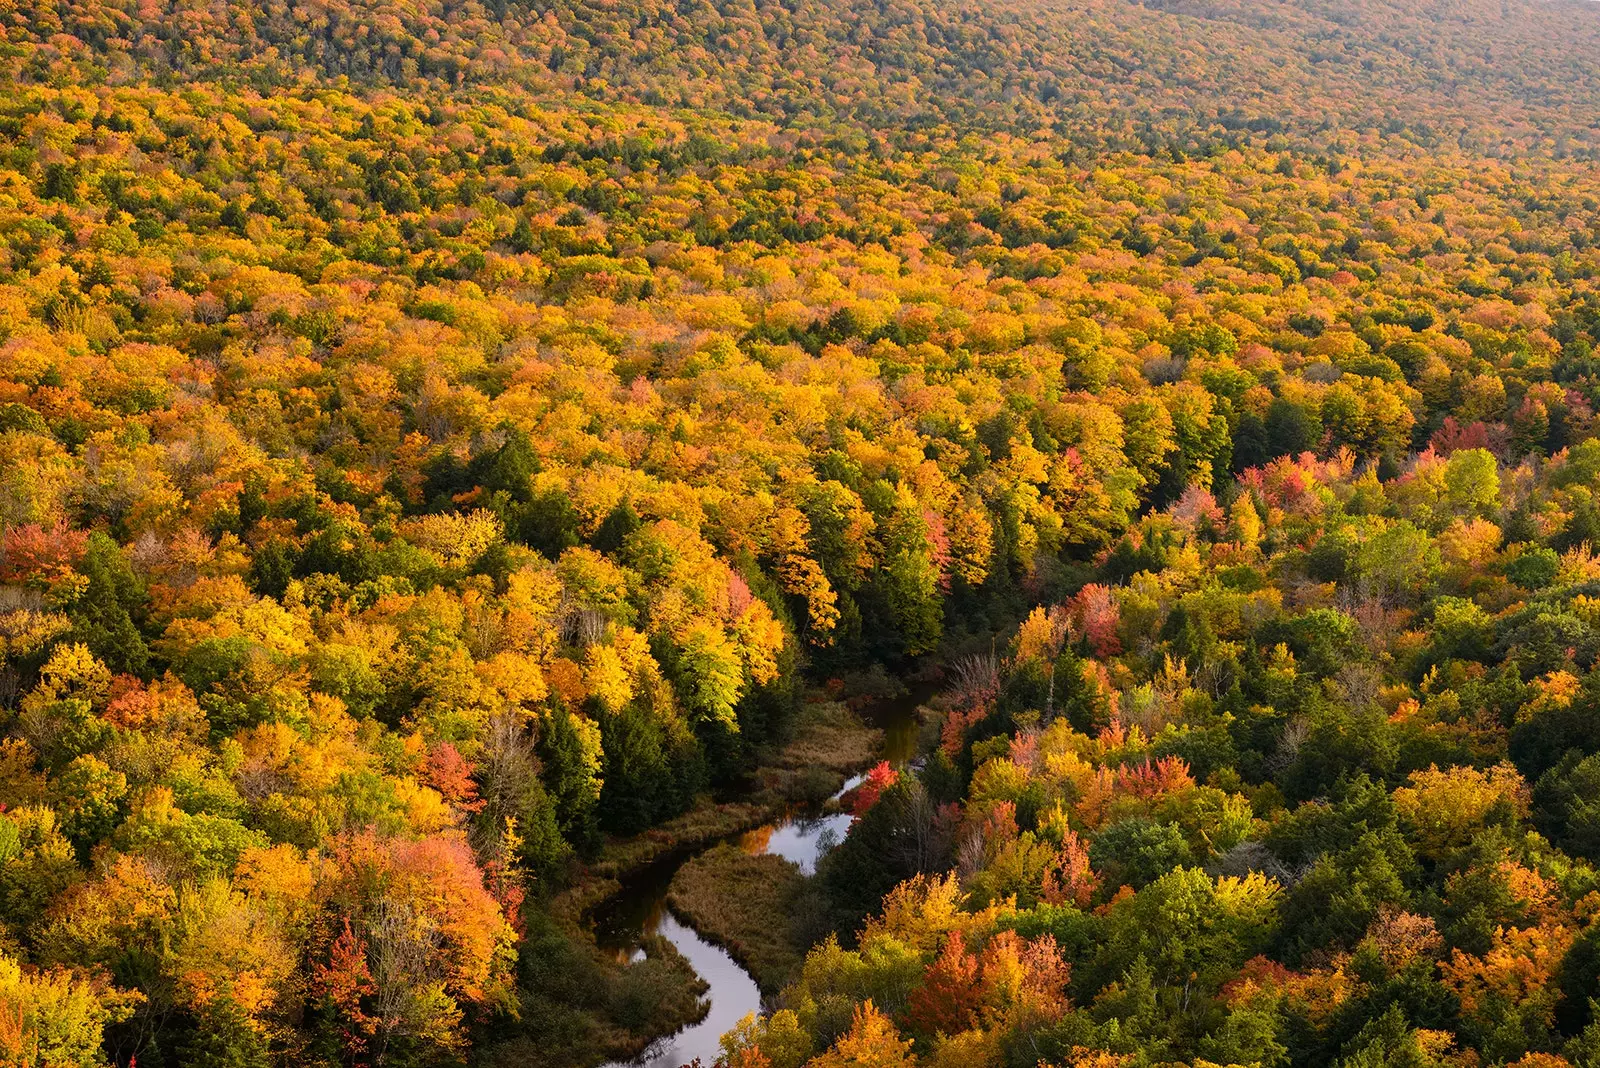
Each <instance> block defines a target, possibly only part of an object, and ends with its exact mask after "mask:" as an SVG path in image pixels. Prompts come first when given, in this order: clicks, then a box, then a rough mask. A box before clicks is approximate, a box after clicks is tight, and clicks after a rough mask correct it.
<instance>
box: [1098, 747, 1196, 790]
mask: <svg viewBox="0 0 1600 1068" xmlns="http://www.w3.org/2000/svg"><path fill="white" fill-rule="evenodd" d="M1193 785H1194V776H1192V775H1190V774H1189V765H1188V764H1187V763H1185V762H1184V761H1183V759H1182V758H1180V757H1175V756H1166V757H1162V758H1161V759H1160V760H1157V761H1155V762H1154V763H1151V762H1150V761H1149V760H1148V759H1146V760H1144V761H1143V762H1141V763H1138V764H1124V765H1122V766H1121V767H1119V768H1118V769H1117V789H1118V791H1120V792H1122V793H1128V794H1132V795H1133V796H1135V797H1138V798H1141V799H1142V800H1145V801H1149V800H1151V799H1152V798H1156V797H1160V796H1162V795H1163V794H1170V793H1173V792H1175V791H1178V790H1184V789H1187V788H1188V787H1191V786H1193Z"/></svg>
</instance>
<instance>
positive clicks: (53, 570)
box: [0, 522, 89, 584]
mask: <svg viewBox="0 0 1600 1068" xmlns="http://www.w3.org/2000/svg"><path fill="white" fill-rule="evenodd" d="M88 544H89V532H88V531H86V530H72V529H70V528H68V527H67V525H66V524H65V523H61V522H57V523H56V524H55V525H54V526H52V527H50V528H49V529H46V528H44V527H42V526H40V525H39V524H38V523H24V524H22V525H21V526H16V527H11V528H10V529H8V530H7V531H6V532H5V534H4V535H3V536H0V582H10V583H17V584H21V583H24V582H27V581H29V580H30V579H34V578H39V579H43V580H44V581H49V580H50V578H51V577H52V576H53V575H54V574H57V573H59V572H61V571H65V570H67V569H69V568H71V567H72V566H73V565H75V564H76V563H77V562H78V561H79V560H81V559H82V558H83V551H84V548H85V547H86V546H87V545H88Z"/></svg>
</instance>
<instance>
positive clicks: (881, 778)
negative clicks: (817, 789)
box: [840, 760, 900, 816]
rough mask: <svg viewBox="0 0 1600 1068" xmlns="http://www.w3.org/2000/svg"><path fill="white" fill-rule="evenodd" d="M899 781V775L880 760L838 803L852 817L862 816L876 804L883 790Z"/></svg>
mask: <svg viewBox="0 0 1600 1068" xmlns="http://www.w3.org/2000/svg"><path fill="white" fill-rule="evenodd" d="M899 781H900V773H899V772H898V771H896V770H895V769H894V768H892V767H890V766H889V762H888V761H887V760H880V761H878V763H877V764H876V765H875V766H874V767H873V768H872V770H871V771H869V772H867V774H866V776H865V777H864V778H863V779H862V780H861V782H860V784H859V785H858V786H856V788H855V789H853V790H851V791H850V792H849V793H847V794H845V795H844V797H842V798H840V803H841V804H843V805H844V807H845V809H846V810H847V811H848V812H849V813H850V814H851V815H852V816H860V815H863V814H864V813H865V812H866V811H867V809H869V808H871V807H872V806H873V805H876V804H877V803H878V798H880V797H882V796H883V792H884V791H885V790H887V789H888V788H889V787H891V786H893V785H894V784H895V783H897V782H899Z"/></svg>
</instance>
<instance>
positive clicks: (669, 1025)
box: [474, 695, 884, 1068]
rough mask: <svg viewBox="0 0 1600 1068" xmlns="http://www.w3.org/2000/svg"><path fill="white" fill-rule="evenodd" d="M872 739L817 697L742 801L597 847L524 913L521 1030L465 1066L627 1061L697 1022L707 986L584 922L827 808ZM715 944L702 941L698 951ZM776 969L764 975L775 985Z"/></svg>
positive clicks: (666, 946) (654, 949)
mask: <svg viewBox="0 0 1600 1068" xmlns="http://www.w3.org/2000/svg"><path fill="white" fill-rule="evenodd" d="M883 738H884V735H883V732H882V731H881V730H879V729H878V728H876V727H873V726H870V725H869V724H867V723H866V722H865V721H864V720H863V719H862V718H861V716H860V715H858V714H857V713H856V712H854V711H853V710H851V709H850V708H849V707H848V706H847V705H845V704H843V703H842V702H838V701H833V700H827V699H822V698H821V697H820V695H819V696H818V697H817V698H814V699H812V700H809V701H808V702H807V703H806V705H805V707H804V709H803V710H802V712H801V715H800V719H799V724H798V726H797V729H796V732H795V735H794V737H793V738H792V739H791V740H790V741H789V742H788V743H787V744H786V745H785V746H784V747H783V748H781V749H779V750H777V751H775V752H772V753H770V754H768V755H767V756H766V757H765V759H763V760H762V761H761V764H760V766H759V767H758V768H757V769H756V770H755V771H754V772H752V773H751V775H750V776H749V781H748V785H747V787H746V790H745V792H744V794H743V795H742V796H740V797H737V798H733V799H727V800H722V801H717V800H715V799H713V798H711V797H708V796H703V797H701V798H699V799H698V800H697V802H696V804H695V805H694V806H693V807H692V808H691V809H690V810H689V811H687V812H685V813H683V814H682V815H680V816H678V817H676V818H675V819H672V820H669V821H667V822H666V823H663V824H661V825H660V826H657V827H653V828H651V829H650V830H649V831H646V832H644V833H643V834H640V835H636V836H633V837H630V838H616V839H609V840H607V841H606V842H605V843H604V845H603V846H602V847H601V849H600V851H599V853H598V855H597V856H595V857H594V859H593V860H591V861H590V862H589V863H587V864H585V865H583V866H582V867H581V868H580V869H579V870H578V872H577V874H576V876H575V877H574V878H573V880H572V881H571V882H570V883H569V884H568V886H567V887H566V888H565V889H564V890H563V891H561V892H560V893H559V894H556V895H554V896H553V897H551V898H549V899H546V900H544V901H543V902H530V903H529V904H528V906H527V907H526V908H525V909H524V922H525V924H526V927H527V930H528V938H527V940H526V941H525V942H524V944H523V947H522V950H521V953H520V954H519V957H520V962H519V977H520V982H519V988H520V989H519V997H520V1000H521V1013H520V1015H521V1020H520V1021H519V1022H518V1023H517V1024H515V1025H514V1026H513V1027H511V1028H510V1029H509V1032H508V1033H506V1034H504V1035H503V1036H501V1037H499V1038H498V1039H497V1040H495V1041H494V1042H492V1043H490V1044H486V1045H485V1046H481V1047H480V1050H481V1053H480V1056H478V1057H476V1058H474V1062H475V1064H478V1065H483V1066H488V1068H499V1066H502V1065H503V1066H506V1068H510V1066H513V1065H517V1066H519V1068H520V1066H525V1065H529V1064H563V1065H572V1066H574V1068H581V1066H592V1065H597V1064H600V1063H602V1062H607V1061H629V1060H632V1059H634V1058H636V1057H638V1056H640V1055H641V1054H642V1053H644V1052H645V1051H646V1050H647V1049H648V1048H650V1047H651V1045H652V1043H654V1042H656V1041H658V1040H659V1039H660V1038H661V1036H664V1035H671V1034H672V1033H673V1032H676V1031H678V1030H680V1029H681V1028H684V1027H687V1026H690V1025H694V1024H697V1023H700V1022H701V1021H702V1020H704V1019H705V1018H706V1016H707V1013H708V1011H710V1010H711V1005H710V1003H709V1002H708V1001H707V1000H706V999H705V994H706V992H707V986H706V983H705V982H704V981H703V979H702V978H701V976H700V975H698V974H696V970H695V967H694V966H692V965H691V964H690V963H689V961H688V960H687V959H686V958H685V956H684V955H683V954H682V953H680V952H679V951H678V949H677V948H676V947H675V946H674V945H673V944H672V942H671V941H670V940H669V939H667V938H663V937H660V936H659V935H657V934H653V933H652V934H646V935H645V936H644V937H643V938H641V939H639V940H638V941H637V944H636V945H634V946H632V947H628V948H621V947H618V946H616V945H602V944H601V941H600V940H597V938H596V930H595V925H594V922H593V921H592V919H591V914H592V913H593V912H594V911H595V910H596V909H597V908H598V907H599V906H601V905H603V904H609V903H610V902H611V900H612V899H614V898H616V897H617V895H618V894H619V892H620V891H622V890H623V888H624V885H625V884H631V883H635V882H638V881H639V880H641V879H643V880H645V881H647V882H648V881H650V880H651V878H652V877H653V871H660V872H662V874H663V878H662V888H661V891H660V896H661V897H662V898H664V897H665V895H666V885H665V883H666V880H667V879H670V878H671V877H672V875H673V874H674V872H675V870H676V867H677V865H678V864H680V863H682V862H683V861H686V860H688V859H689V858H690V857H692V856H693V855H694V854H696V853H698V852H701V851H702V850H706V849H708V848H709V847H711V846H714V845H716V844H717V843H718V842H725V841H727V840H730V839H733V838H736V837H737V836H738V835H740V834H741V833H742V832H745V831H751V830H753V829H755V828H759V827H762V826H764V825H767V824H770V823H773V822H775V821H778V820H780V819H782V818H783V816H784V815H785V814H786V813H787V812H789V811H791V810H792V809H794V808H795V807H796V806H806V805H814V804H816V803H818V802H820V801H821V800H823V799H825V798H827V797H828V796H830V795H831V794H832V793H834V792H835V791H837V790H838V789H839V787H840V786H841V785H842V784H843V783H844V782H845V780H846V778H847V777H848V776H849V775H850V774H851V773H853V772H856V771H859V770H860V769H862V768H863V767H865V766H867V765H868V764H870V763H871V761H872V760H873V759H875V757H876V754H877V753H878V752H879V751H880V749H881V748H882V745H883ZM773 859H777V858H773ZM779 862H780V863H782V861H779ZM686 918H687V917H686ZM690 922H691V924H693V921H692V920H691V921H690ZM663 923H667V924H670V923H672V921H671V917H670V916H652V917H651V918H650V921H649V922H648V923H645V924H644V926H646V927H648V928H653V927H655V926H659V925H661V924H663ZM695 926H697V925H695ZM686 944H687V943H686ZM718 944H719V943H718V940H717V939H716V938H711V937H708V938H707V940H706V946H705V948H711V947H713V946H716V945H718ZM802 952H803V951H802ZM780 966H781V965H775V966H774V967H773V968H771V969H768V973H769V974H773V975H775V974H777V971H776V968H777V967H780ZM702 967H704V965H702ZM780 985H781V984H780ZM765 989H766V987H765V986H762V990H765ZM751 996H752V997H754V996H755V995H754V990H753V989H752V995H751ZM730 1026H731V1025H730Z"/></svg>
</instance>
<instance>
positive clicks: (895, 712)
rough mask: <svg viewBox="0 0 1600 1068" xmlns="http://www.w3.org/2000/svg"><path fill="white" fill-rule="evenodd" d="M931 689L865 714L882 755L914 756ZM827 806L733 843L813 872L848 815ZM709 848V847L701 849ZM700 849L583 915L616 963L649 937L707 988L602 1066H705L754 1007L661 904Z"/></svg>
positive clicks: (716, 952)
mask: <svg viewBox="0 0 1600 1068" xmlns="http://www.w3.org/2000/svg"><path fill="white" fill-rule="evenodd" d="M933 692H934V687H933V686H932V685H931V684H921V685H918V686H916V687H915V688H913V689H912V690H911V691H910V692H909V693H907V694H906V695H905V696H903V697H900V698H897V699H895V700H892V701H885V702H882V703H881V704H879V705H878V706H877V707H876V708H869V709H868V710H867V711H866V712H865V717H866V718H867V720H868V721H870V722H871V723H872V724H873V725H874V726H877V727H879V728H881V729H882V730H883V732H884V739H883V748H882V750H881V751H880V756H881V757H882V759H884V760H887V761H889V762H890V763H891V764H895V765H903V764H906V763H908V762H910V761H912V760H914V759H915V758H916V755H917V737H918V733H919V730H920V725H921V720H920V718H919V717H918V714H917V709H918V708H919V707H920V706H921V705H922V704H923V703H924V702H925V701H926V700H927V699H928V698H929V697H931V696H932V694H933ZM861 778H862V777H861V776H860V775H854V776H851V777H850V778H849V779H847V780H846V781H845V784H844V786H842V787H840V789H839V791H838V792H837V793H835V794H834V795H833V797H832V798H829V801H833V800H836V799H838V798H839V797H840V796H841V795H843V794H844V793H846V792H847V791H849V790H852V789H854V788H855V786H856V785H857V784H858V783H860V781H861ZM830 807H831V806H829V805H826V804H824V805H819V806H815V807H813V808H810V809H805V808H797V809H795V810H792V811H791V812H789V813H788V814H787V815H786V816H785V817H784V818H783V819H781V820H778V821H777V822H775V823H769V824H767V825H765V826H763V827H758V828H756V829H755V830H753V831H747V832H745V833H744V834H741V835H738V836H737V837H736V838H735V839H734V840H735V841H737V842H738V844H739V847H740V848H741V849H744V850H745V851H746V852H749V853H752V854H761V853H775V854H777V855H778V856H781V857H783V858H784V859H785V860H788V861H791V862H792V863H793V864H794V865H795V866H796V867H798V868H799V869H800V870H801V872H803V873H804V874H806V875H812V874H814V873H815V872H816V870H817V862H818V861H819V860H820V859H821V858H822V857H823V856H824V855H826V854H827V852H828V850H830V849H832V848H833V847H834V846H835V845H837V844H838V843H839V842H840V841H842V840H843V839H844V836H845V835H846V834H848V833H849V831H850V823H851V819H852V817H851V816H850V815H849V814H848V813H844V812H837V811H828V809H829V808H830ZM707 848H709V847H707ZM699 852H700V850H692V851H686V852H684V853H679V854H673V855H670V856H667V857H663V858H662V859H661V860H658V861H656V862H655V863H654V864H651V865H650V866H649V867H647V868H644V869H643V870H641V871H639V872H636V873H634V874H633V875H630V876H629V877H628V878H626V879H624V880H623V881H622V889H621V890H619V891H618V892H617V893H616V894H614V895H612V896H611V897H610V898H609V899H607V900H606V902H605V903H604V904H602V905H601V906H599V907H598V908H596V909H595V910H594V911H593V912H592V913H590V918H591V920H592V922H593V924H594V932H595V940H596V941H597V942H598V943H599V945H600V948H602V949H604V950H607V951H609V952H611V953H614V954H616V956H617V958H618V959H619V960H621V961H637V960H641V959H643V957H644V950H643V949H642V948H641V943H642V942H643V940H644V938H645V937H646V936H648V935H651V934H657V935H660V936H661V937H663V938H665V939H667V940H668V941H669V942H671V943H672V944H673V945H674V946H675V947H677V950H678V952H679V953H682V954H683V955H684V957H685V958H686V959H687V960H688V961H689V963H690V965H691V966H692V967H693V968H694V970H695V973H696V974H698V975H699V976H700V978H702V979H704V980H705V981H706V983H707V985H708V986H709V987H710V989H709V990H708V991H707V993H706V999H707V1000H708V1001H709V1003H710V1008H709V1009H708V1011H707V1013H706V1016H705V1018H704V1019H703V1020H701V1021H700V1022H699V1023H696V1024H691V1025H690V1026H688V1027H686V1028H684V1029H683V1030H681V1031H679V1032H678V1033H677V1034H674V1035H668V1036H665V1037H663V1038H661V1039H658V1040H657V1041H656V1042H655V1043H653V1044H652V1045H651V1046H650V1048H648V1049H647V1050H645V1052H644V1053H643V1054H642V1055H641V1056H640V1057H638V1058H636V1059H635V1060H632V1061H628V1062H617V1063H613V1064H610V1065H606V1066H605V1068H681V1066H683V1065H687V1064H689V1063H690V1062H692V1061H693V1060H694V1059H695V1058H696V1057H698V1058H699V1059H700V1063H701V1064H702V1065H703V1066H704V1068H711V1066H712V1065H714V1064H715V1063H716V1061H717V1058H718V1057H719V1056H720V1055H721V1052H722V1050H721V1047H720V1045H719V1040H720V1039H721V1038H722V1036H723V1035H724V1034H726V1033H727V1032H728V1031H730V1030H731V1029H732V1028H733V1027H734V1026H735V1025H736V1024H737V1023H738V1022H739V1021H740V1020H741V1019H743V1018H744V1017H745V1016H746V1015H748V1014H750V1013H752V1012H760V1011H761V1009H762V1004H761V991H760V990H759V989H758V988H757V986H756V983H755V980H754V979H752V978H751V977H750V973H748V972H746V971H745V970H744V969H743V968H741V967H740V966H739V965H738V963H737V962H736V961H735V960H734V959H733V958H732V957H731V956H729V955H728V953H727V951H726V950H724V949H722V948H721V947H720V946H714V945H712V944H711V943H710V942H708V941H706V940H705V939H704V938H701V937H700V935H699V933H698V932H696V931H695V930H694V928H692V927H690V926H689V925H688V924H686V923H684V922H683V921H681V920H680V919H678V918H677V917H676V916H674V915H673V914H672V910H671V909H669V908H668V907H667V888H668V887H669V886H670V885H671V884H672V877H673V876H674V875H675V874H677V871H678V869H679V868H680V867H682V866H683V864H684V862H685V861H688V860H689V859H691V858H692V857H694V856H696V855H697V854H698V853H699Z"/></svg>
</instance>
